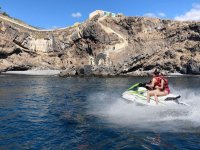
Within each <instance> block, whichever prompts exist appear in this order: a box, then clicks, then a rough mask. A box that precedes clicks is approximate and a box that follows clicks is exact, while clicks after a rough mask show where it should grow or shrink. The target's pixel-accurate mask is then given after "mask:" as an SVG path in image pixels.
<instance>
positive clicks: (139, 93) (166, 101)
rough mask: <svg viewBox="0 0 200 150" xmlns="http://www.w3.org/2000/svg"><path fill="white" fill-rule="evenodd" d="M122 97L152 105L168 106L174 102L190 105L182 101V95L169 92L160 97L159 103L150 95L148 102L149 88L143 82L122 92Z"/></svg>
mask: <svg viewBox="0 0 200 150" xmlns="http://www.w3.org/2000/svg"><path fill="white" fill-rule="evenodd" d="M122 97H123V98H124V99H126V100H128V101H132V102H135V103H137V104H141V105H150V106H167V105H174V104H182V105H188V104H186V103H184V102H180V101H179V98H180V97H181V96H180V95H175V94H171V93H170V94H168V95H166V96H159V97H158V104H156V102H155V99H154V97H150V102H149V103H147V88H146V87H145V84H143V83H136V84H134V85H133V86H131V87H130V88H129V89H128V90H126V91H125V92H124V93H122Z"/></svg>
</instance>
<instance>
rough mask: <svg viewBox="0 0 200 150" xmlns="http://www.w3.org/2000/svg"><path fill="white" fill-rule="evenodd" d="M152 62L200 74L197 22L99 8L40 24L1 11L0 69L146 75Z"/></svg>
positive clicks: (156, 64) (199, 25)
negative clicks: (61, 24) (48, 26)
mask: <svg viewBox="0 0 200 150" xmlns="http://www.w3.org/2000/svg"><path fill="white" fill-rule="evenodd" d="M154 68H160V69H162V70H164V71H166V72H169V73H174V72H179V73H182V74H200V22H178V21H172V20H161V19H153V18H145V17H125V16H122V15H117V16H115V17H112V16H100V15H98V14H97V15H95V16H94V17H92V18H90V19H89V20H87V21H85V22H84V23H82V24H76V25H74V26H72V27H68V28H64V29H57V30H38V29H35V28H33V27H30V26H28V25H25V24H20V23H18V22H16V21H15V20H12V19H11V18H8V17H5V16H3V15H0V71H8V70H9V71H14V70H30V69H41V70H42V69H59V70H63V72H62V73H61V76H65V75H67V76H68V75H145V74H147V73H148V72H151V71H152V70H153V69H154Z"/></svg>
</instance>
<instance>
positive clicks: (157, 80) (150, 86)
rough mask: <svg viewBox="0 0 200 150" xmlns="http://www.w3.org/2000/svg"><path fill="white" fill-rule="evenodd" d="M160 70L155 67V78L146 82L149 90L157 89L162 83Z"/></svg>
mask: <svg viewBox="0 0 200 150" xmlns="http://www.w3.org/2000/svg"><path fill="white" fill-rule="evenodd" d="M160 79H161V78H160V72H159V71H158V70H157V69H155V71H154V72H153V78H152V80H151V81H150V83H148V84H146V87H147V89H148V90H155V89H156V86H158V85H159V84H160Z"/></svg>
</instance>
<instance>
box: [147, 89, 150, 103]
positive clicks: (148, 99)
mask: <svg viewBox="0 0 200 150" xmlns="http://www.w3.org/2000/svg"><path fill="white" fill-rule="evenodd" d="M149 102H150V95H149V91H147V103H149Z"/></svg>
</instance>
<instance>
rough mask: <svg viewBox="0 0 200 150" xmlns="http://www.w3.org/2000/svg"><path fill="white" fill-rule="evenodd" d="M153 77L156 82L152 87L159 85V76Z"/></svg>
mask: <svg viewBox="0 0 200 150" xmlns="http://www.w3.org/2000/svg"><path fill="white" fill-rule="evenodd" d="M154 79H156V82H155V84H154V87H156V86H160V83H161V78H160V77H159V76H156V77H154Z"/></svg>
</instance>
